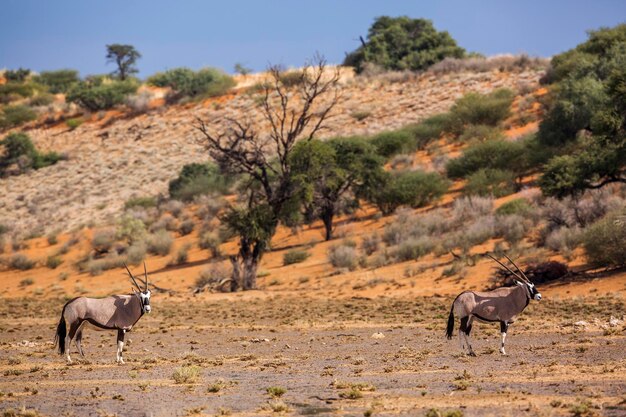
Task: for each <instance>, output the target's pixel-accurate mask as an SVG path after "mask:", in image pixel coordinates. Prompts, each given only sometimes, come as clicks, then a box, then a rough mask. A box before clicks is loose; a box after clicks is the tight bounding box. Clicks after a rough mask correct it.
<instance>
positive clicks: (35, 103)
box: [28, 93, 54, 107]
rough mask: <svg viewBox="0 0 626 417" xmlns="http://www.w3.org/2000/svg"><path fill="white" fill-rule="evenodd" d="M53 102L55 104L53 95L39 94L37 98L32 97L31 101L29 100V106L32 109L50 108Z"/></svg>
mask: <svg viewBox="0 0 626 417" xmlns="http://www.w3.org/2000/svg"><path fill="white" fill-rule="evenodd" d="M53 102H54V96H53V95H52V94H49V93H39V94H37V95H36V96H34V97H31V99H30V100H28V105H29V106H30V107H43V106H49V105H50V104H52V103H53Z"/></svg>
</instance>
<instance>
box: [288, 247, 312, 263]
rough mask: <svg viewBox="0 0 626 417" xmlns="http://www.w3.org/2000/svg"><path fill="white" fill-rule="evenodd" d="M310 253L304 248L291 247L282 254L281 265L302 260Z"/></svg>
mask: <svg viewBox="0 0 626 417" xmlns="http://www.w3.org/2000/svg"><path fill="white" fill-rule="evenodd" d="M309 256H311V254H310V253H309V252H307V251H305V250H298V249H292V250H290V251H288V252H287V253H285V254H284V255H283V265H291V264H297V263H300V262H304V261H305V260H306V259H307V258H308V257H309Z"/></svg>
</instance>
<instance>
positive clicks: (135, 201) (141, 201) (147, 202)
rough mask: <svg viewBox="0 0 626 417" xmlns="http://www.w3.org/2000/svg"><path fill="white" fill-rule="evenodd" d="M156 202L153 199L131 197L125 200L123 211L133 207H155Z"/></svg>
mask: <svg viewBox="0 0 626 417" xmlns="http://www.w3.org/2000/svg"><path fill="white" fill-rule="evenodd" d="M156 205H157V201H156V198H154V197H133V198H129V199H128V200H126V202H125V203H124V209H126V210H128V209H131V208H133V207H143V208H149V207H156Z"/></svg>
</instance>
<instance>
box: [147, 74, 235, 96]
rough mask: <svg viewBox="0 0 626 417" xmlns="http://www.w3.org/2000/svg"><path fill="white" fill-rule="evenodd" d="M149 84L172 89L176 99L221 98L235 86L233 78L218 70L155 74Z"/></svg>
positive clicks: (149, 79)
mask: <svg viewBox="0 0 626 417" xmlns="http://www.w3.org/2000/svg"><path fill="white" fill-rule="evenodd" d="M147 82H148V84H150V85H154V86H157V87H170V88H171V89H172V91H173V92H174V98H175V99H180V98H182V97H192V98H194V97H213V96H219V95H222V94H224V93H226V92H227V91H228V90H230V89H231V88H232V87H233V86H234V85H235V81H234V80H233V79H232V77H230V76H229V75H227V74H225V73H224V72H222V71H220V70H218V69H216V68H203V69H201V70H199V71H197V72H194V71H192V70H190V69H189V68H174V69H171V70H168V71H165V72H160V73H157V74H154V75H153V76H151V77H150V78H148V81H147Z"/></svg>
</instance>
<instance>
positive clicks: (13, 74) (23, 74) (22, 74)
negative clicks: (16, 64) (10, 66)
mask: <svg viewBox="0 0 626 417" xmlns="http://www.w3.org/2000/svg"><path fill="white" fill-rule="evenodd" d="M29 75H30V70H29V69H28V68H22V67H20V68H18V69H16V70H6V71H5V72H4V78H6V80H7V81H9V82H11V81H12V82H18V83H22V82H24V81H26V78H28V76H29Z"/></svg>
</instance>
